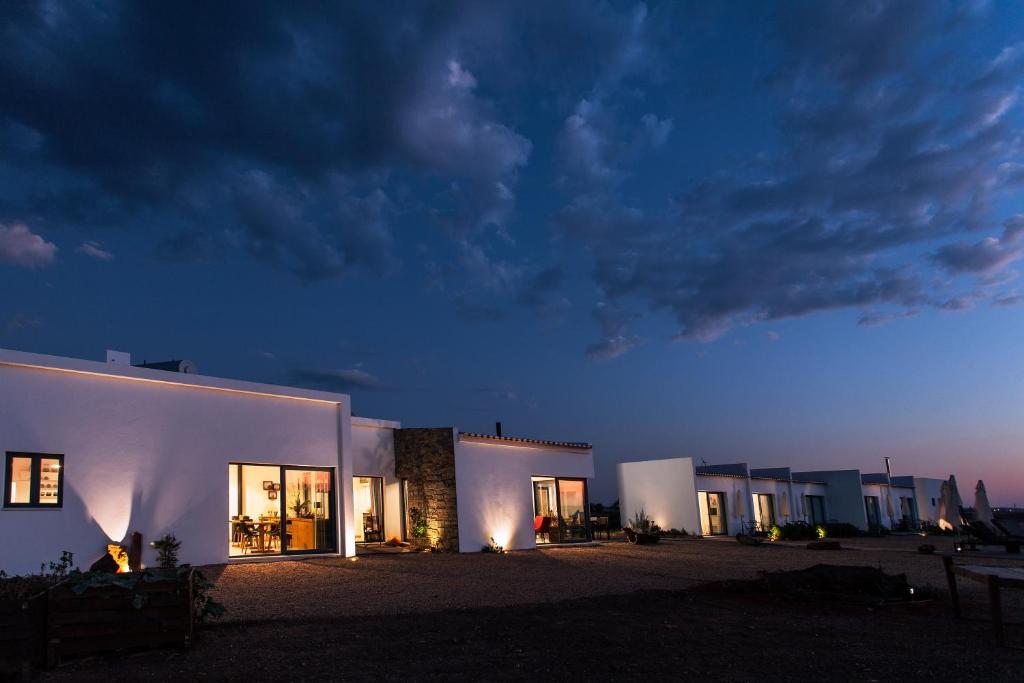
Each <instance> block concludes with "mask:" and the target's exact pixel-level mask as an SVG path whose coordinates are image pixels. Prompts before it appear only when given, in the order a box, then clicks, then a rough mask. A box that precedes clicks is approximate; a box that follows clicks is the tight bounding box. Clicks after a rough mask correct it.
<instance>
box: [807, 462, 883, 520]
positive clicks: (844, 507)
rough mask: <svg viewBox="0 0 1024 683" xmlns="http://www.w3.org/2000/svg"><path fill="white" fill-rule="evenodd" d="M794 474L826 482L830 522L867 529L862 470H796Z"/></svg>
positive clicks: (826, 498)
mask: <svg viewBox="0 0 1024 683" xmlns="http://www.w3.org/2000/svg"><path fill="white" fill-rule="evenodd" d="M793 476H794V477H798V478H802V479H813V480H815V481H823V482H825V484H826V487H825V506H826V508H827V513H828V519H829V521H830V522H847V523H849V524H853V525H854V526H855V527H857V528H858V529H861V530H867V528H868V521H867V514H866V513H865V511H864V493H863V489H862V488H861V486H862V485H861V473H860V470H818V471H813V472H794V473H793Z"/></svg>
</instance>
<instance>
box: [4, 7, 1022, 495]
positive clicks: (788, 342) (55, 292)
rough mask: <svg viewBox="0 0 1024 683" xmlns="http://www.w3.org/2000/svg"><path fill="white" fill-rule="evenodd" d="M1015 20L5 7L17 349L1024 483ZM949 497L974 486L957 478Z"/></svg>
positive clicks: (597, 10)
mask: <svg viewBox="0 0 1024 683" xmlns="http://www.w3.org/2000/svg"><path fill="white" fill-rule="evenodd" d="M1022 36H1024V6H1022V5H1020V4H1019V3H1010V2H1007V3H986V2H961V3H955V4H948V5H947V4H944V3H942V2H939V1H938V0H927V1H923V2H915V1H913V0H901V1H899V2H891V3H890V2H872V1H857V2H849V3H845V2H791V3H785V4H779V5H776V4H769V3H764V2H749V3H736V2H730V3H719V4H715V3H708V2H694V3H681V2H669V3H660V2H649V3H646V4H645V3H634V2H623V3H618V2H612V3H583V2H565V3H559V2H554V3H549V2H546V3H496V2H494V3H492V2H471V3H466V4H462V3H457V2H442V3H429V2H413V3H394V2H385V3H336V2H330V3H322V4H318V3H257V2H218V3H191V2H175V3H139V2H114V1H103V0H96V1H94V2H59V1H57V0H51V1H49V2H23V3H22V2H16V3H4V4H3V5H2V6H0V42H2V44H3V45H4V49H3V50H0V346H3V347H7V348H17V349H24V350H31V351H38V352H44V353H54V354H62V355H73V356H83V357H94V358H98V357H101V356H102V353H103V350H104V349H106V348H119V349H123V350H128V351H131V352H133V353H134V354H135V357H136V359H138V360H142V359H144V358H145V359H149V360H154V359H165V358H168V357H186V358H191V359H193V360H194V361H196V362H197V364H198V365H199V367H200V370H201V371H203V372H205V373H207V374H214V375H223V376H229V377H240V378H246V379H253V380H258V381H268V382H279V383H289V384H299V385H304V386H313V387H320V388H328V389H335V390H341V391H346V392H350V393H352V394H353V396H354V403H355V410H356V412H357V413H359V414H364V415H373V416H379V417H391V418H395V419H400V420H402V421H403V422H405V423H407V424H410V425H451V424H454V425H456V426H458V427H460V428H462V429H466V430H476V431H489V430H491V429H493V423H494V421H495V420H496V419H501V420H502V421H503V422H504V423H505V425H506V432H507V433H514V434H517V435H524V436H533V437H540V438H565V439H585V440H589V441H592V442H593V443H594V444H595V445H596V453H597V458H598V463H599V465H598V473H599V476H601V479H599V481H598V482H597V484H596V486H595V491H594V495H593V496H592V497H593V498H595V499H598V500H606V501H608V500H611V499H612V498H614V492H613V490H614V484H613V480H612V478H611V475H612V473H613V469H612V464H613V463H614V462H616V461H618V460H624V459H643V458H653V457H665V456H673V455H691V456H693V457H694V458H696V459H697V460H701V459H704V460H707V461H708V462H723V461H748V462H751V463H753V464H755V465H762V466H774V465H786V464H790V465H793V466H796V467H860V468H863V469H864V470H866V471H877V470H878V469H880V467H881V462H882V457H883V456H891V457H892V458H893V461H894V469H895V471H896V472H898V473H916V474H921V475H934V476H944V475H947V474H948V473H949V472H950V471H955V472H956V473H957V474H958V476H959V477H960V479H961V486H962V488H964V489H970V488H973V487H972V486H971V484H972V483H973V480H975V479H977V478H979V477H984V478H986V479H988V480H989V481H988V482H987V483H988V487H989V491H990V494H991V496H992V498H993V499H994V501H995V502H996V503H1013V502H1017V503H1024V472H1022V469H1024V468H1022V467H1021V455H1022V443H1024V441H1022V440H1024V421H1022V419H1021V417H1022V409H1024V382H1022V380H1024V371H1022V368H1024V365H1022V362H1021V355H1022V353H1021V346H1022V344H1021V343H1022V341H1024V306H1021V305H1020V304H1021V302H1022V301H1024V284H1022V282H1021V281H1020V280H1019V279H1018V277H1017V271H1016V268H1017V266H1018V265H1019V264H1018V260H1019V259H1020V257H1021V255H1022V249H1024V205H1022V202H1021V201H1020V198H1021V196H1022V195H1021V190H1022V187H1024V156H1022V138H1021V132H1022V103H1021V102H1020V96H1021V83H1022V80H1021V76H1022V73H1024V42H1020V41H1021V37H1022ZM965 497H968V496H967V495H966V494H965Z"/></svg>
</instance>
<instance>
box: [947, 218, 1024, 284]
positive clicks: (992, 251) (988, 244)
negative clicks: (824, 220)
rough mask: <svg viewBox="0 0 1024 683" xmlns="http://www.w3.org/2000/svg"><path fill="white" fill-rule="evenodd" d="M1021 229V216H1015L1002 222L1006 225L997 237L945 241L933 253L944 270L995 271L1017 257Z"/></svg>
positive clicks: (956, 272) (985, 272)
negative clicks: (954, 241) (943, 244)
mask: <svg viewBox="0 0 1024 683" xmlns="http://www.w3.org/2000/svg"><path fill="white" fill-rule="evenodd" d="M1021 232H1022V226H1021V217H1020V216H1015V217H1014V218H1012V219H1009V220H1008V221H1007V222H1006V228H1005V229H1004V231H1003V235H1002V237H1001V238H999V239H996V238H995V237H986V238H985V239H983V240H981V241H980V242H974V243H973V244H971V243H968V242H956V243H954V244H947V245H945V246H942V247H940V248H939V249H938V250H937V251H936V252H935V253H934V254H933V257H934V258H935V260H936V261H937V262H938V263H939V264H941V265H942V266H943V267H944V268H946V270H948V271H949V272H951V273H954V274H962V273H980V274H990V273H995V272H998V271H1000V270H1002V269H1004V268H1006V267H1007V266H1008V265H1010V264H1011V263H1013V262H1014V261H1016V260H1018V259H1019V258H1020V257H1021V254H1022V248H1021V246H1020V237H1021Z"/></svg>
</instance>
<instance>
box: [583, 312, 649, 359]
mask: <svg viewBox="0 0 1024 683" xmlns="http://www.w3.org/2000/svg"><path fill="white" fill-rule="evenodd" d="M593 315H594V319H595V320H596V321H597V322H598V325H599V326H600V328H601V339H600V341H598V342H595V343H593V344H591V345H590V346H588V347H587V355H588V356H590V357H591V358H594V359H597V360H611V359H612V358H617V357H619V356H621V355H622V354H624V353H626V352H627V351H630V350H631V349H633V348H635V347H637V346H638V345H639V344H640V338H639V337H637V336H635V335H629V334H627V333H626V327H627V325H628V324H629V323H630V322H631V321H632V320H634V319H635V318H636V316H635V315H632V314H629V313H627V312H625V311H623V310H622V309H620V308H619V307H618V306H617V305H615V304H610V303H606V302H602V303H599V304H598V305H597V307H596V308H595V309H594V313H593Z"/></svg>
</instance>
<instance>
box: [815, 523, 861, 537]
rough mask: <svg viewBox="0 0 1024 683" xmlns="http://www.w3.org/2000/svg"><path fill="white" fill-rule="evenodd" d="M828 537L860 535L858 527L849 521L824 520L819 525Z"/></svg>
mask: <svg viewBox="0 0 1024 683" xmlns="http://www.w3.org/2000/svg"><path fill="white" fill-rule="evenodd" d="M820 526H821V527H822V528H823V529H824V530H825V536H826V537H828V538H851V537H853V536H860V533H861V531H860V529H858V528H857V527H855V526H854V525H852V524H850V523H849V522H825V523H824V524H821V525H820Z"/></svg>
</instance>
